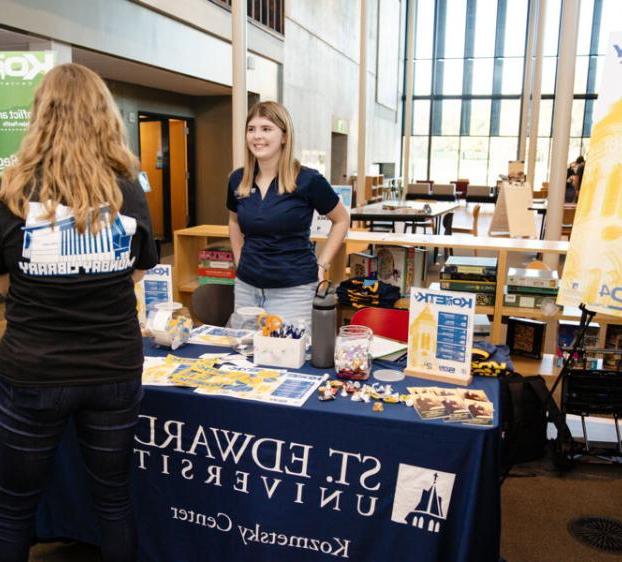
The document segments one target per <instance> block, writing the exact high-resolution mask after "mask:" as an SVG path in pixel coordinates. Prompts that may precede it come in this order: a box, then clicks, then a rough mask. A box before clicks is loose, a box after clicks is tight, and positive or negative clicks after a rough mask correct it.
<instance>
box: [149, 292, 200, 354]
mask: <svg viewBox="0 0 622 562" xmlns="http://www.w3.org/2000/svg"><path fill="white" fill-rule="evenodd" d="M147 329H148V330H149V332H150V333H151V335H152V337H153V341H154V343H155V344H156V345H161V346H164V347H170V348H171V349H172V350H175V349H177V348H178V347H180V346H182V345H183V344H185V343H186V342H187V341H188V340H189V339H190V332H191V331H192V317H191V316H190V312H189V311H188V309H187V308H186V307H185V306H184V305H183V304H181V303H179V302H161V303H158V304H156V305H155V306H154V308H153V310H151V312H150V313H149V317H148V319H147Z"/></svg>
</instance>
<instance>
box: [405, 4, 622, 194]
mask: <svg viewBox="0 0 622 562" xmlns="http://www.w3.org/2000/svg"><path fill="white" fill-rule="evenodd" d="M410 1H413V2H415V3H416V6H415V8H416V9H415V14H416V15H415V18H416V19H415V53H414V96H413V100H412V103H413V123H412V127H413V129H412V131H413V136H412V137H411V160H410V170H411V173H410V176H411V178H413V179H415V180H423V179H428V178H429V179H432V180H434V181H435V182H439V183H446V182H449V181H452V180H456V179H458V178H468V179H469V180H470V182H471V183H472V184H487V185H494V184H495V183H496V181H497V178H498V176H499V174H504V173H506V172H507V162H508V161H509V160H515V159H516V156H517V149H518V136H519V125H520V110H521V99H520V98H521V90H522V84H523V72H524V62H525V47H526V37H527V21H528V7H529V2H528V0H410ZM546 5H547V10H546V21H545V31H544V49H543V56H544V58H543V65H542V99H541V104H540V123H539V130H538V150H537V163H536V177H535V184H536V185H537V186H538V185H540V184H541V182H542V181H545V180H546V179H547V178H548V169H549V155H550V144H551V142H550V141H551V133H552V119H553V100H554V90H555V72H556V65H557V54H558V43H559V26H560V18H561V0H548V1H547V3H546ZM620 21H622V1H620V0H583V1H582V2H581V12H580V26H579V35H578V47H577V65H576V70H575V89H574V98H575V99H574V103H573V108H572V125H571V137H572V139H571V142H570V149H569V158H570V159H571V160H574V159H575V158H576V157H577V156H578V155H579V153H585V152H586V151H587V148H588V143H589V137H590V133H591V128H592V113H593V107H594V101H595V100H596V98H597V91H598V87H599V83H600V82H599V77H600V75H599V73H600V71H601V70H602V67H603V64H604V51H605V49H606V41H607V38H608V35H609V33H610V32H611V31H614V30H615V28H616V26H618V27H619V22H620Z"/></svg>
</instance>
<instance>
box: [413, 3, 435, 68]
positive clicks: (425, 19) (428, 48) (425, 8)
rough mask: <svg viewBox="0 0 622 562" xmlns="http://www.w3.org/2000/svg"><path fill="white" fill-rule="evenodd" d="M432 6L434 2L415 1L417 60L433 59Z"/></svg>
mask: <svg viewBox="0 0 622 562" xmlns="http://www.w3.org/2000/svg"><path fill="white" fill-rule="evenodd" d="M434 4H435V0H417V16H416V17H417V22H416V26H417V32H416V34H415V57H416V58H418V59H431V58H432V57H433V48H434V44H433V41H434Z"/></svg>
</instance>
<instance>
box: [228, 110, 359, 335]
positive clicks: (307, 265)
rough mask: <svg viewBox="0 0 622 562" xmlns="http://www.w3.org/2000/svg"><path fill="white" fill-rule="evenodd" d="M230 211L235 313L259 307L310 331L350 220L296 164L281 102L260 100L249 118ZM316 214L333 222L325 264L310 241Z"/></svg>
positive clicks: (311, 173) (312, 173)
mask: <svg viewBox="0 0 622 562" xmlns="http://www.w3.org/2000/svg"><path fill="white" fill-rule="evenodd" d="M227 208H228V209H229V235H230V238H231V246H232V249H233V254H234V258H235V262H236V264H237V267H238V270H237V279H236V281H235V308H236V309H238V308H240V307H243V306H259V307H262V308H264V309H265V310H266V311H268V312H269V313H272V314H278V315H279V316H281V317H283V318H284V319H285V320H287V321H289V322H295V321H299V320H304V321H305V323H306V325H307V327H310V326H311V309H312V304H313V296H314V294H315V288H316V286H317V282H318V277H319V278H320V279H321V278H322V277H323V275H324V273H325V272H326V271H328V268H329V267H330V262H331V260H332V259H333V257H334V256H335V254H336V252H337V250H338V249H339V247H340V246H341V244H342V243H343V240H344V238H345V236H346V234H347V232H348V227H349V225H350V217H349V215H348V212H347V211H346V209H345V207H344V206H343V203H341V202H340V201H339V196H338V195H337V194H336V193H335V191H334V190H333V188H332V187H331V186H330V184H329V183H328V182H327V181H326V179H325V178H324V177H323V176H322V175H321V174H320V173H319V172H317V171H316V170H313V169H311V168H307V167H305V166H301V165H300V163H299V162H298V161H297V160H295V159H294V129H293V125H292V120H291V117H290V115H289V113H288V112H287V110H286V109H285V108H284V107H283V106H282V105H281V104H279V103H276V102H260V103H257V104H255V105H254V106H253V107H251V109H250V111H249V112H248V116H247V118H246V153H245V159H244V167H243V168H240V169H238V170H235V171H234V172H233V173H232V174H231V177H230V178H229V187H228V192H227ZM314 210H315V211H318V213H320V214H321V215H326V216H327V217H328V218H329V219H330V221H331V222H332V227H331V230H330V233H329V235H328V239H327V240H326V243H325V244H324V247H323V248H322V251H321V253H320V255H319V257H318V258H316V256H315V253H314V252H313V246H312V244H311V240H310V238H309V235H310V227H311V220H312V218H313V211H314Z"/></svg>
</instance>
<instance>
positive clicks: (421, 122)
mask: <svg viewBox="0 0 622 562" xmlns="http://www.w3.org/2000/svg"><path fill="white" fill-rule="evenodd" d="M429 131H430V101H429V100H415V103H414V104H413V134H414V135H427V134H429Z"/></svg>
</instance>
